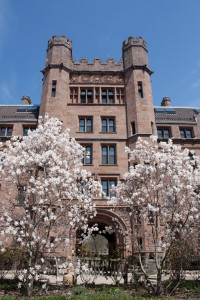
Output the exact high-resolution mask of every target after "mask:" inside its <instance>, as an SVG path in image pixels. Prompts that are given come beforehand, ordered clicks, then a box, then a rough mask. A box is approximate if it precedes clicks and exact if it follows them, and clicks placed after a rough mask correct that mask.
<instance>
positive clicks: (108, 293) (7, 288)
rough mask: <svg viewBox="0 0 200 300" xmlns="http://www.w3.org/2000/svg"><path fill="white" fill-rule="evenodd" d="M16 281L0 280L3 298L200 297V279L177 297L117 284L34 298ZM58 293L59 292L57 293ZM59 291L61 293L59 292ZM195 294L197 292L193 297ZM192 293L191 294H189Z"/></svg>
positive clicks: (187, 283)
mask: <svg viewBox="0 0 200 300" xmlns="http://www.w3.org/2000/svg"><path fill="white" fill-rule="evenodd" d="M16 284H17V283H16V282H12V281H11V280H4V281H2V280H1V281H0V293H1V292H3V291H2V290H4V293H6V294H7V295H6V294H5V295H4V296H3V293H1V294H2V296H0V299H1V300H14V299H15V300H16V299H23V300H155V299H156V300H176V299H180V298H182V297H181V295H183V294H184V293H185V291H187V295H188V291H189V293H191V295H192V297H191V298H190V296H189V297H188V299H200V281H189V280H188V281H184V282H182V284H181V286H180V287H179V291H178V296H177V297H153V296H152V295H150V294H148V293H147V292H145V291H144V290H141V289H139V290H138V291H135V290H134V289H132V288H131V286H129V288H128V289H125V288H124V287H115V286H104V285H102V286H96V287H92V288H89V287H84V286H75V287H73V288H67V287H66V288H65V289H62V290H59V291H57V292H56V291H55V290H49V291H47V294H46V295H45V296H35V297H32V298H27V297H22V296H21V295H20V294H19V293H17V292H16V291H15V293H14V290H16ZM56 293H57V294H56ZM58 293H59V294H58ZM61 293H62V294H61ZM193 294H196V298H195V295H194V297H193ZM189 295H190V294H189Z"/></svg>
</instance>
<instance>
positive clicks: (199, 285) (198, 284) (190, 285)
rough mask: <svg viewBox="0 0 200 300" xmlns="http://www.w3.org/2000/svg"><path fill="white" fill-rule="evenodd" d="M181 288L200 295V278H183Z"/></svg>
mask: <svg viewBox="0 0 200 300" xmlns="http://www.w3.org/2000/svg"><path fill="white" fill-rule="evenodd" d="M179 288H184V289H187V290H189V291H192V292H195V293H197V294H199V295H200V280H183V281H182V282H181V284H180V286H179Z"/></svg>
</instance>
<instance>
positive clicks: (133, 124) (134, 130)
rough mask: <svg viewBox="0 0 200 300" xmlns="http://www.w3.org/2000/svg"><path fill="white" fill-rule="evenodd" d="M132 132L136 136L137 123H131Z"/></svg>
mask: <svg viewBox="0 0 200 300" xmlns="http://www.w3.org/2000/svg"><path fill="white" fill-rule="evenodd" d="M131 131H132V134H136V129H135V122H132V123H131Z"/></svg>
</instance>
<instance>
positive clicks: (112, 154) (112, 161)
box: [109, 147, 115, 165]
mask: <svg viewBox="0 0 200 300" xmlns="http://www.w3.org/2000/svg"><path fill="white" fill-rule="evenodd" d="M109 150H110V151H109V164H111V165H114V164H115V147H110V149H109Z"/></svg>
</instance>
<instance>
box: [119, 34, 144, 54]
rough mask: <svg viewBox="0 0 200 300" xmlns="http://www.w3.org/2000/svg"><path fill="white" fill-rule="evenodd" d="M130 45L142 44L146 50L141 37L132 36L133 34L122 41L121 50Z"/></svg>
mask: <svg viewBox="0 0 200 300" xmlns="http://www.w3.org/2000/svg"><path fill="white" fill-rule="evenodd" d="M130 46H136V47H137V46H142V47H143V48H144V49H145V50H146V51H148V48H147V43H146V42H145V40H144V39H143V38H142V37H140V36H139V37H134V36H129V38H128V40H125V41H123V45H122V47H123V50H125V49H126V48H128V47H130Z"/></svg>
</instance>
